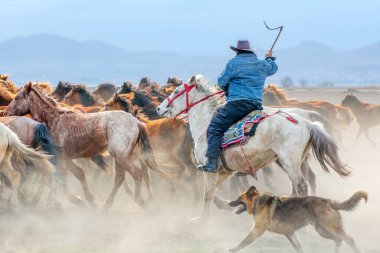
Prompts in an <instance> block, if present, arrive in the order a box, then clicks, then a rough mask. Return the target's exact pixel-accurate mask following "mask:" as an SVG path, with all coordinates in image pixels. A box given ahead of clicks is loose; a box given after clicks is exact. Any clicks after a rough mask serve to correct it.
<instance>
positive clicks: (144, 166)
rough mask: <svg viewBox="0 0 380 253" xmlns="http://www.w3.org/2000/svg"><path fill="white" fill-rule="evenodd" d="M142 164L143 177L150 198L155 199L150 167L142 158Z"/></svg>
mask: <svg viewBox="0 0 380 253" xmlns="http://www.w3.org/2000/svg"><path fill="white" fill-rule="evenodd" d="M140 166H141V173H142V177H143V179H144V183H145V186H146V188H147V190H148V199H149V200H151V199H153V191H152V184H151V177H150V172H149V167H148V165H147V164H146V163H145V162H144V161H143V160H142V159H140Z"/></svg>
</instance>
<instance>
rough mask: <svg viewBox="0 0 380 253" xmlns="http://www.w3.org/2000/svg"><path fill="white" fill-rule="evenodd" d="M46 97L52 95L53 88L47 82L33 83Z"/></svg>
mask: <svg viewBox="0 0 380 253" xmlns="http://www.w3.org/2000/svg"><path fill="white" fill-rule="evenodd" d="M35 84H36V85H37V86H38V87H39V88H40V89H41V90H42V91H43V92H44V93H45V94H46V95H48V96H50V94H52V93H53V87H51V85H50V84H49V83H47V82H41V83H40V82H37V83H35Z"/></svg>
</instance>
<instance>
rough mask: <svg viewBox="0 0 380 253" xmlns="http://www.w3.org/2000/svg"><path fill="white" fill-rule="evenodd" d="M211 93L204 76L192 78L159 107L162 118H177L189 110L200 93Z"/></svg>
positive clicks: (158, 111)
mask: <svg viewBox="0 0 380 253" xmlns="http://www.w3.org/2000/svg"><path fill="white" fill-rule="evenodd" d="M205 91H209V87H208V84H207V82H206V80H205V79H204V77H203V76H202V75H194V76H192V77H191V78H190V79H189V80H188V81H187V83H184V84H182V85H180V86H178V87H177V88H176V89H175V90H174V92H173V93H172V94H171V95H170V96H169V97H167V98H166V99H165V100H164V101H163V102H162V103H161V105H159V106H158V107H157V113H158V114H159V115H160V116H165V117H168V118H175V117H177V116H178V115H179V114H181V113H183V112H184V111H186V110H187V108H189V106H190V105H191V103H192V102H193V101H194V100H195V97H196V96H197V95H198V94H199V93H200V92H205Z"/></svg>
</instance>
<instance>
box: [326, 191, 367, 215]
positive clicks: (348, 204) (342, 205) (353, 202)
mask: <svg viewBox="0 0 380 253" xmlns="http://www.w3.org/2000/svg"><path fill="white" fill-rule="evenodd" d="M361 199H364V200H365V202H367V200H368V193H366V192H364V191H358V192H355V193H354V194H353V195H352V196H351V198H349V199H347V200H346V201H343V202H338V201H333V202H331V207H332V208H334V209H335V210H344V211H352V210H354V209H355V208H356V207H357V205H358V204H359V201H360V200H361Z"/></svg>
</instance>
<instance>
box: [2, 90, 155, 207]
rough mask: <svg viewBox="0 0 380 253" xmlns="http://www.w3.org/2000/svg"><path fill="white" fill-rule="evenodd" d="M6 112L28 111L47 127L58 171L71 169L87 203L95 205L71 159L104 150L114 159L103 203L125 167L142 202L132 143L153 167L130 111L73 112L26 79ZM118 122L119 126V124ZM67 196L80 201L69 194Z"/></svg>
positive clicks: (147, 146)
mask: <svg viewBox="0 0 380 253" xmlns="http://www.w3.org/2000/svg"><path fill="white" fill-rule="evenodd" d="M5 113H6V115H25V114H28V113H30V114H31V115H32V117H33V119H34V120H37V121H39V122H43V123H45V124H46V125H47V127H48V128H49V131H50V134H51V136H52V139H53V141H54V144H55V145H56V146H58V147H59V148H60V149H61V150H62V152H60V155H59V156H58V167H59V168H60V170H59V171H60V172H61V173H64V174H65V172H66V171H68V170H69V171H71V172H72V173H73V174H74V176H75V177H76V178H77V179H78V180H79V181H80V182H81V185H82V188H83V191H84V194H85V197H86V199H87V201H88V202H89V204H90V205H91V206H96V205H95V201H94V197H93V195H92V194H91V192H90V190H89V187H88V184H87V179H86V175H85V173H84V171H83V169H81V168H80V167H78V166H76V165H75V164H74V163H73V162H72V161H71V159H74V158H85V157H93V156H96V155H99V154H102V153H103V152H105V151H108V152H109V153H110V154H111V156H112V157H113V158H114V159H115V170H116V173H115V182H114V186H113V189H112V191H111V193H110V195H109V197H108V199H107V202H106V203H105V205H104V208H105V209H108V208H109V207H111V206H112V203H113V201H114V198H115V195H116V193H117V191H118V189H119V188H120V185H121V184H122V182H123V181H124V178H125V171H128V172H129V173H130V174H131V175H132V177H133V178H134V180H135V201H136V202H137V203H138V204H140V205H143V200H142V197H141V181H142V175H141V171H140V170H139V169H136V168H135V167H134V166H133V164H132V153H133V151H134V150H135V147H136V146H139V147H140V148H141V151H142V152H143V155H144V158H145V162H146V163H147V164H148V165H149V166H150V167H151V168H155V160H154V157H153V154H152V149H151V146H150V144H149V140H148V136H147V133H146V130H145V126H144V125H143V124H142V123H141V122H140V121H138V120H137V119H136V118H134V117H133V116H132V115H131V114H128V113H125V112H121V111H113V112H99V113H89V114H85V113H75V112H73V111H71V110H68V109H64V108H60V107H59V106H58V105H57V103H56V102H55V100H54V99H52V98H50V97H48V96H46V95H44V94H43V93H42V92H41V91H40V90H39V89H38V88H37V87H36V86H35V85H32V83H28V84H27V85H25V87H24V88H23V89H22V90H21V91H20V92H19V93H18V94H17V96H16V97H15V99H14V100H13V101H12V102H11V103H10V104H9V106H8V108H7V110H6V111H5ZM120 125H122V126H123V127H119V126H120ZM136 152H137V150H136ZM65 191H66V193H67V196H68V197H70V200H72V201H77V202H78V203H81V201H80V200H79V199H77V198H75V197H74V196H72V195H70V194H69V192H68V190H67V189H65Z"/></svg>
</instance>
